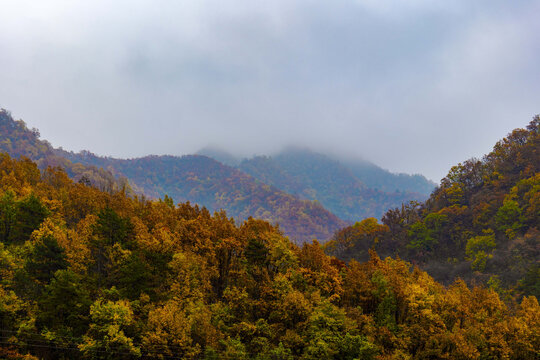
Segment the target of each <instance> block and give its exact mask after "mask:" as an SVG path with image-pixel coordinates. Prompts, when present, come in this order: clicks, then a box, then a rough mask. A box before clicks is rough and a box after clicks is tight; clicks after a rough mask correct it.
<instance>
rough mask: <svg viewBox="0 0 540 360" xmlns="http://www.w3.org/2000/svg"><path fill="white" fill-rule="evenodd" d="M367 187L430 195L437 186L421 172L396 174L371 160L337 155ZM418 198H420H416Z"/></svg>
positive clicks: (385, 190)
mask: <svg viewBox="0 0 540 360" xmlns="http://www.w3.org/2000/svg"><path fill="white" fill-rule="evenodd" d="M336 159H337V160H339V161H340V162H341V163H342V164H343V166H345V167H346V168H348V169H349V170H350V171H351V172H352V173H353V175H354V176H356V177H357V178H358V180H360V181H361V182H362V183H364V184H365V185H366V186H367V187H369V188H372V189H376V190H381V191H384V192H396V191H399V192H410V193H416V194H422V195H425V196H429V195H430V194H431V192H432V191H433V190H434V189H435V187H436V186H437V184H436V183H434V182H433V181H431V180H428V179H426V178H425V176H423V175H420V174H413V175H409V174H403V173H399V174H395V173H392V172H390V171H388V170H385V169H383V168H381V167H379V166H377V165H375V164H373V163H371V162H369V161H366V160H363V159H354V158H339V157H336ZM416 200H418V199H416Z"/></svg>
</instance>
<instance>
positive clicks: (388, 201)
mask: <svg viewBox="0 0 540 360" xmlns="http://www.w3.org/2000/svg"><path fill="white" fill-rule="evenodd" d="M363 164H364V165H365V168H364V169H362V168H361V167H360V163H356V162H350V163H349V164H343V163H341V162H340V161H338V160H336V159H334V158H332V157H330V156H326V155H323V154H319V153H316V152H313V151H310V150H307V149H299V148H289V149H287V150H285V151H283V152H281V153H279V154H277V155H275V156H272V157H265V156H258V157H254V158H251V159H246V160H243V161H242V162H241V163H240V165H239V168H240V169H241V170H242V171H244V172H245V173H247V174H250V175H251V176H253V177H255V178H257V179H259V180H261V181H263V182H265V183H267V184H269V185H273V186H275V187H277V188H278V189H281V190H283V191H286V192H288V193H291V194H295V195H298V196H299V197H301V198H303V199H309V200H317V201H319V202H320V203H321V204H322V205H323V206H324V207H325V208H327V209H329V210H330V211H332V212H333V213H334V214H336V215H337V216H339V217H340V218H342V219H345V220H348V221H354V220H358V219H361V218H364V217H372V216H373V217H378V218H380V217H381V216H382V215H383V213H384V212H385V211H386V210H388V209H389V208H392V207H396V206H400V205H401V204H402V203H403V202H408V201H410V200H418V201H421V200H425V199H426V198H427V195H426V193H429V192H430V191H431V190H432V189H433V188H434V184H432V183H430V182H429V181H428V180H427V179H425V178H423V177H422V176H414V177H413V176H409V175H405V174H400V175H396V174H392V173H390V172H388V171H386V170H383V169H381V168H379V167H377V166H375V165H373V164H370V163H367V162H366V163H363ZM347 165H349V166H347ZM370 174H374V176H375V177H376V178H377V179H380V180H370V182H369V185H367V184H366V182H365V181H363V180H362V179H365V178H369V175H370ZM415 181H416V182H417V183H418V184H419V186H417V187H416V188H418V189H421V190H422V191H423V192H422V193H420V192H412V191H411V190H407V189H415V186H413V184H414V183H415ZM388 188H392V190H391V191H382V189H388ZM430 189H431V190H430Z"/></svg>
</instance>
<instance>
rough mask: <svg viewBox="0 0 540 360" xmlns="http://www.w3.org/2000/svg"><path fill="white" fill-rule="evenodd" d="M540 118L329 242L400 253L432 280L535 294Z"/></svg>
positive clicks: (539, 286)
mask: <svg viewBox="0 0 540 360" xmlns="http://www.w3.org/2000/svg"><path fill="white" fill-rule="evenodd" d="M539 171H540V117H538V116H537V117H535V118H534V119H533V120H532V121H531V122H530V123H529V125H528V126H527V127H526V128H524V129H516V130H514V131H513V132H512V133H510V134H509V135H508V136H507V137H505V138H504V139H502V140H501V141H499V142H498V143H497V144H495V146H494V148H493V151H492V152H490V153H489V154H487V155H486V156H484V158H483V159H481V160H478V159H470V160H467V161H465V162H463V163H460V164H458V165H456V166H454V167H452V168H451V169H450V171H449V172H448V175H447V176H446V177H445V178H443V179H442V180H441V184H440V185H439V187H438V188H437V189H436V190H435V191H434V192H433V193H432V194H431V196H430V197H429V199H428V200H426V201H425V202H423V203H411V204H408V205H403V206H401V207H398V208H396V209H392V210H389V211H388V212H387V213H386V214H385V215H384V216H383V218H382V224H378V222H377V221H376V220H375V219H365V220H363V221H360V222H357V223H356V224H354V225H352V226H349V227H346V228H344V229H342V230H340V231H339V232H338V233H337V234H336V235H335V236H334V238H333V239H332V241H330V242H329V243H328V244H327V248H326V250H327V252H328V253H329V254H332V255H335V256H337V257H338V258H340V259H342V260H345V261H348V260H349V259H352V258H354V259H357V260H366V259H367V258H368V256H369V255H368V252H369V249H372V248H374V249H376V250H377V252H378V253H379V254H380V255H382V256H387V255H392V256H395V255H399V256H400V257H401V258H404V259H406V260H409V261H412V262H414V263H415V264H418V265H420V266H422V268H423V269H425V270H426V271H428V272H429V273H430V274H431V275H432V276H434V277H435V278H436V279H437V280H439V281H442V282H443V283H447V284H448V283H451V282H452V281H454V279H456V278H458V277H460V278H462V279H465V280H467V281H468V282H470V283H482V284H492V285H493V286H494V287H499V288H500V289H503V288H506V289H512V291H513V292H514V294H534V295H536V296H540V173H539Z"/></svg>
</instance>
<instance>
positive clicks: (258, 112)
mask: <svg viewBox="0 0 540 360" xmlns="http://www.w3.org/2000/svg"><path fill="white" fill-rule="evenodd" d="M539 11H540V5H538V3H536V2H530V1H516V2H503V1H487V0H485V1H478V2H473V3H471V2H470V1H455V2H450V3H449V2H442V1H434V0H416V1H412V2H402V1H396V0H381V1H371V0H354V1H353V0H348V1H342V2H323V1H304V0H302V1H294V2H290V1H284V0H283V1H281V0H280V1H273V2H271V4H267V3H265V2H254V1H236V2H227V3H224V2H218V1H185V2H173V1H166V0H161V1H141V0H138V1H115V2H108V1H94V2H87V3H80V2H73V1H60V0H56V1H49V2H47V4H43V5H40V4H39V3H36V2H35V1H29V0H18V1H8V2H7V3H4V4H3V9H2V12H1V13H0V54H1V55H0V84H1V85H0V106H1V107H5V108H8V109H10V110H11V111H12V112H13V114H14V116H16V117H20V118H23V119H24V120H25V121H26V122H27V123H28V124H29V125H30V126H35V127H38V128H39V129H40V130H41V134H42V136H43V137H44V138H46V139H49V140H50V141H51V142H52V143H53V145H55V146H63V147H64V148H66V149H70V150H75V151H77V150H80V149H89V150H91V151H94V152H96V153H99V154H104V155H113V156H120V157H135V156H142V155H145V154H149V153H153V154H176V155H180V154H185V153H192V152H195V151H197V150H198V149H200V148H202V147H204V146H205V145H207V144H214V145H218V146H221V147H223V148H226V149H228V150H230V151H232V152H233V153H237V154H239V155H250V154H253V153H257V154H261V153H269V152H272V151H277V150H278V149H279V148H281V147H283V146H286V145H289V144H291V143H294V144H297V145H301V146H309V147H312V148H314V149H322V150H328V151H332V152H342V153H347V154H349V155H350V154H353V155H357V156H361V157H363V158H366V159H369V160H372V161H374V162H376V163H378V164H380V165H382V166H383V167H386V168H388V169H390V170H394V171H402V172H409V173H423V174H425V175H427V176H428V177H430V178H432V179H434V180H438V179H440V178H441V177H442V176H444V175H445V173H446V171H447V170H448V168H449V167H450V166H452V165H453V164H455V163H457V162H459V161H462V160H465V159H467V158H469V157H471V156H481V155H482V154H484V153H486V152H488V151H489V150H490V148H491V146H492V145H493V144H494V142H495V141H496V140H498V139H499V138H501V137H502V136H504V135H506V133H507V132H509V131H510V130H512V129H513V128H515V127H519V126H524V125H525V124H526V122H527V121H528V120H529V119H530V118H531V117H532V116H533V115H534V114H535V113H538V112H540V110H539V109H538V104H539V100H540V99H539V94H540V83H538V81H537V80H536V79H538V78H540V76H539V75H540V74H539V72H540V69H538V66H537V59H538V58H540V44H539V43H538V41H537V40H536V34H538V33H539V32H540V23H538V21H537V19H536V18H535V14H538V13H539Z"/></svg>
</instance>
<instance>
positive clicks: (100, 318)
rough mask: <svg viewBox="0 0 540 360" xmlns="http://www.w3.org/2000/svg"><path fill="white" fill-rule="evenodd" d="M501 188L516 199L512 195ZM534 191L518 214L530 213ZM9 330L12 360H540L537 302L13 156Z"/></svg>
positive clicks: (3, 220)
mask: <svg viewBox="0 0 540 360" xmlns="http://www.w3.org/2000/svg"><path fill="white" fill-rule="evenodd" d="M530 131H531V130H528V132H526V133H527V134H530ZM527 136H530V135H527ZM522 142H523V141H522ZM525 143H527V142H526V141H525ZM512 146H514V145H512ZM515 146H518V145H515ZM501 151H502V152H504V153H505V154H509V153H511V149H507V148H504V149H502V148H501ZM511 155H516V154H515V153H514V154H511ZM513 157H514V156H513ZM516 166H522V165H520V164H519V163H518V164H517V165H516ZM533 170H534V169H533ZM531 171H532V170H531ZM453 173H454V171H452V174H453ZM498 178H499V182H497V183H496V184H500V186H503V187H504V188H510V189H512V188H513V187H514V186H513V185H512V183H513V181H514V180H516V179H517V178H514V179H512V180H510V179H508V180H505V179H506V178H505V177H504V176H502V175H501V176H498ZM443 184H444V183H443ZM527 184H528V183H527ZM527 184H524V187H523V191H520V190H519V189H518V190H516V191H517V194H516V197H514V198H512V199H515V200H511V201H515V202H516V203H517V204H518V205H519V204H520V201H521V200H522V199H528V200H530V199H529V197H526V196H525V194H527V193H529V191H530V190H528V189H529V187H528V186H529V185H527ZM443 186H444V185H443ZM449 188H452V184H449V185H448V186H447V187H443V188H442V189H443V190H439V191H444V192H446V193H449V194H455V193H456V192H455V191H454V192H451V191H450V192H447V189H449ZM520 189H521V188H520ZM458 193H459V192H458ZM435 194H437V193H435ZM465 196H466V195H465V192H464V193H463V195H462V196H461V197H458V199H460V201H463V200H462V199H463V198H465ZM536 198H537V197H536ZM449 199H450V200H448V199H446V198H444V199H443V200H441V201H451V200H452V199H454V198H452V197H450V198H449ZM508 201H510V200H508ZM441 204H442V205H444V204H447V203H446V202H441ZM441 204H435V203H434V204H433V205H432V206H441ZM446 206H452V205H446ZM459 206H460V208H461V207H462V206H464V205H459ZM492 211H493V210H492ZM498 211H499V210H496V212H498ZM527 214H528V212H527V210H524V211H523V216H524V218H523V219H525V220H523V221H528V220H527V219H528V218H527ZM533 220H534V219H533ZM537 220H538V218H536V221H537ZM418 221H420V220H418ZM422 221H423V220H422ZM361 224H364V225H369V224H367V223H366V222H365V221H364V222H362V223H361ZM504 224H505V226H507V225H508V223H507V222H505V223H504ZM371 225H373V227H374V229H375V230H377V229H378V228H379V227H381V226H382V227H384V226H386V225H376V224H372V223H371ZM494 231H499V230H498V229H495V230H494ZM513 231H515V237H514V238H518V237H520V236H521V234H522V233H523V231H524V230H523V229H522V228H521V227H520V228H516V229H514V230H513ZM496 235H497V236H498V233H497V234H496ZM483 236H491V235H489V234H487V235H483ZM414 239H416V238H414ZM0 326H1V327H0V339H1V340H0V357H1V358H4V359H74V358H81V359H247V358H249V359H260V360H263V359H265V360H266V359H269V360H270V359H306V360H307V359H351V360H352V359H380V360H385V359H536V358H538V355H539V353H538V349H540V337H539V334H540V305H539V303H538V300H537V298H536V297H535V296H532V295H530V296H522V297H519V298H518V297H505V296H502V295H501V294H500V292H499V291H498V289H497V287H496V286H490V287H484V286H468V285H467V284H466V283H465V282H464V281H463V280H460V279H456V280H455V281H453V282H452V283H451V284H449V285H447V286H444V285H442V284H440V283H438V282H437V281H435V280H434V279H433V278H432V277H431V276H430V275H428V274H427V273H426V272H425V271H423V270H421V269H420V268H419V267H418V266H416V265H413V264H411V263H410V262H406V261H404V260H401V259H399V258H391V257H387V258H385V259H382V258H380V257H379V256H378V255H377V253H376V252H375V251H373V250H370V251H369V259H368V260H367V261H363V262H358V261H356V260H354V259H353V260H350V261H349V262H348V263H345V262H343V261H341V260H339V259H337V258H336V257H333V256H329V255H327V254H325V252H324V249H323V247H322V246H321V245H320V244H319V243H318V242H317V241H313V242H311V243H304V244H303V245H302V246H298V245H295V244H294V243H292V242H291V241H290V240H289V239H288V238H287V237H284V236H283V234H282V233H281V231H280V230H279V228H277V227H276V226H273V225H272V224H270V223H268V222H266V221H263V220H257V219H253V218H249V219H247V220H246V221H244V222H243V223H242V224H240V225H237V224H236V222H235V221H234V220H233V219H232V218H229V217H228V216H227V214H226V213H225V212H223V211H220V212H215V213H213V214H212V213H210V212H209V211H208V210H207V209H205V208H200V207H198V206H192V205H190V204H189V203H179V204H175V203H174V202H173V201H172V199H171V198H169V197H164V198H163V199H160V200H148V199H146V198H144V197H142V196H138V195H134V194H129V193H128V192H127V191H126V189H125V188H123V189H119V190H116V189H108V191H103V190H102V189H99V188H97V187H95V186H91V185H90V184H88V183H87V182H86V181H77V182H75V181H73V180H72V179H70V177H69V176H68V174H67V173H66V172H65V171H64V170H63V169H62V168H59V167H48V168H46V169H45V170H42V171H40V169H39V168H38V166H37V164H36V163H34V162H32V161H30V160H29V159H27V158H22V159H20V160H17V159H13V158H11V157H10V156H9V155H7V154H3V155H0Z"/></svg>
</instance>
